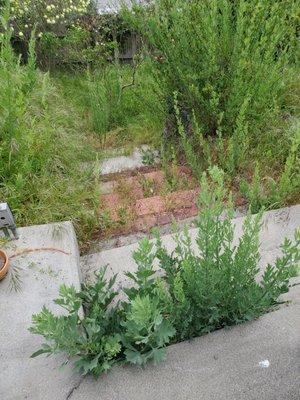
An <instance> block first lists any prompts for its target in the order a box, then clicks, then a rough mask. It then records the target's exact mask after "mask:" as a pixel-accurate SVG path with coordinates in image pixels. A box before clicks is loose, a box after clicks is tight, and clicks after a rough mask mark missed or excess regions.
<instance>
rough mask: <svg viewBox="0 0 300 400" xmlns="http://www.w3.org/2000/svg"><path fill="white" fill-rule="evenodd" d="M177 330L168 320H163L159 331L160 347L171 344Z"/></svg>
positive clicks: (158, 340)
mask: <svg viewBox="0 0 300 400" xmlns="http://www.w3.org/2000/svg"><path fill="white" fill-rule="evenodd" d="M175 333H176V330H175V328H174V327H173V326H172V325H171V323H170V322H169V321H167V320H166V319H164V320H163V322H162V323H161V325H160V326H159V328H158V329H157V336H158V338H157V343H158V346H159V347H160V346H163V345H165V344H166V343H169V341H170V339H171V338H172V337H173V336H174V335H175Z"/></svg>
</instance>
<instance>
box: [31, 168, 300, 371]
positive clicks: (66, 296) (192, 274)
mask: <svg viewBox="0 0 300 400" xmlns="http://www.w3.org/2000/svg"><path fill="white" fill-rule="evenodd" d="M201 187H202V191H201V194H200V198H199V202H200V214H199V217H198V220H197V227H198V234H197V237H196V241H195V243H192V239H191V237H190V236H189V234H188V231H187V230H186V231H185V232H184V233H183V234H179V233H178V234H177V235H176V236H175V237H174V239H175V243H176V248H175V250H174V251H173V252H172V253H171V254H170V253H168V251H167V250H166V249H165V248H164V246H163V245H162V240H161V238H160V236H159V234H156V240H155V243H153V242H150V241H149V240H148V239H144V240H143V241H142V242H141V243H140V247H139V249H138V250H137V251H136V252H135V253H134V255H133V257H134V260H135V262H136V264H137V270H136V272H134V273H127V277H128V278H130V280H131V281H132V285H128V287H126V288H124V289H123V290H122V291H121V292H119V294H120V295H121V300H120V301H119V302H117V301H116V299H115V301H114V303H113V304H112V303H111V302H112V300H113V299H114V297H115V295H116V293H115V292H114V289H113V287H114V281H115V277H114V278H113V279H111V280H110V281H109V282H108V283H106V281H105V279H104V274H105V269H104V270H102V272H100V273H99V274H98V276H97V282H96V284H95V285H89V286H84V287H83V289H82V291H81V292H80V293H75V290H74V289H73V288H69V289H68V288H65V287H62V289H61V292H60V298H59V299H58V300H57V301H56V303H57V304H60V305H61V306H63V307H64V308H65V309H66V310H67V312H68V313H67V315H64V316H55V315H54V314H53V313H52V312H50V311H49V310H48V309H46V308H44V309H43V310H42V312H41V313H40V314H38V315H35V316H33V326H32V327H31V329H30V330H31V332H32V333H34V334H39V335H42V336H43V337H44V338H45V339H46V341H47V343H46V344H44V345H43V346H42V348H41V349H40V350H39V351H38V352H37V353H35V354H34V355H39V354H42V353H46V354H53V353H56V352H57V351H62V352H64V353H66V354H67V356H68V357H72V356H75V355H76V357H78V358H79V359H78V361H77V362H76V366H77V367H80V368H81V370H82V371H83V372H84V373H87V372H92V373H94V374H96V375H99V374H100V373H101V372H102V371H106V370H107V369H108V368H110V367H111V366H112V365H113V364H115V363H123V362H128V363H133V364H138V365H143V364H145V363H146V362H147V361H149V360H153V361H155V362H158V361H160V360H162V359H163V358H164V356H165V346H166V345H167V344H168V343H169V342H170V341H171V342H176V341H180V340H183V339H189V338H192V337H195V336H199V335H202V334H205V333H207V332H210V331H213V330H215V329H219V328H222V327H225V326H229V325H235V324H239V323H242V322H244V321H249V320H252V319H254V318H257V317H259V316H260V315H262V314H263V313H265V312H267V311H269V310H272V309H273V308H274V307H275V306H277V305H278V304H279V302H280V298H279V297H280V295H281V294H283V293H286V292H288V290H289V286H290V279H291V278H293V277H295V276H296V275H297V273H298V266H299V261H300V232H299V231H298V232H296V233H295V242H294V243H293V242H292V241H290V240H288V239H285V241H284V243H283V244H282V246H281V250H282V256H281V257H278V258H277V259H276V261H275V263H274V265H270V264H268V265H267V266H266V268H265V269H264V271H263V274H262V277H261V278H260V279H259V280H258V279H257V275H258V273H259V270H260V268H259V258H260V256H259V231H260V226H261V214H259V215H257V216H255V217H251V216H250V215H249V216H248V217H247V218H246V219H245V222H244V226H243V234H242V237H241V238H240V240H239V242H238V244H237V245H234V244H233V238H234V225H233V223H232V216H233V212H232V208H231V206H230V202H229V206H228V210H227V212H225V213H224V199H225V197H227V196H226V195H227V193H226V190H225V187H224V182H223V172H222V171H221V170H219V169H217V168H216V167H214V168H212V169H211V170H210V176H209V177H207V176H206V175H203V178H202V182H201ZM157 260H158V262H159V264H158V265H159V267H160V268H161V270H162V271H163V274H159V275H161V276H159V275H158V274H157V272H156V271H157ZM81 307H83V309H84V311H85V315H84V316H82V314H81Z"/></svg>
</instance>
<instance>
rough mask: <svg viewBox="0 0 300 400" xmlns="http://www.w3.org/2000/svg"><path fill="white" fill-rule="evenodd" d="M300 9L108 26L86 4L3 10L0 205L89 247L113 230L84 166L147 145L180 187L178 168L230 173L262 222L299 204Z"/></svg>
mask: <svg viewBox="0 0 300 400" xmlns="http://www.w3.org/2000/svg"><path fill="white" fill-rule="evenodd" d="M9 3H10V7H9ZM297 5H298V4H297V1H296V0H288V1H284V2H283V1H271V0H254V1H250V2H249V1H246V0H238V1H232V0H222V1H217V0H213V1H198V0H194V1H184V0H172V1H171V0H154V1H153V2H150V3H149V4H147V6H144V7H139V6H134V7H133V9H127V10H124V12H123V13H119V14H117V13H116V14H114V13H113V14H109V13H108V14H102V15H98V14H97V13H96V9H95V5H94V4H93V2H90V1H87V0H74V1H69V0H64V1H50V0H49V1H48V0H43V1H34V0H26V1H19V0H14V1H11V2H9V1H4V0H3V1H1V0H0V12H1V17H2V19H1V28H0V52H1V60H0V90H1V92H0V156H1V165H0V191H1V192H0V198H1V199H3V200H5V201H8V202H9V203H10V205H11V208H12V209H13V212H14V214H15V215H16V217H17V222H18V224H22V225H28V224H33V223H45V222H51V221H59V220H64V219H71V220H72V221H74V222H75V223H76V226H77V232H78V233H79V236H80V240H81V242H83V241H84V242H85V244H87V243H88V241H89V240H90V239H91V237H92V234H93V231H94V228H95V227H96V226H98V228H99V226H100V228H101V221H100V222H99V221H98V220H97V217H98V208H99V207H98V177H97V176H94V175H92V174H91V173H90V172H89V168H86V163H87V162H93V161H98V160H99V159H101V158H102V156H103V154H104V153H105V152H106V150H108V153H109V151H110V150H111V148H114V147H116V148H125V151H126V150H128V148H130V147H134V146H137V145H141V144H150V145H152V146H153V147H154V148H156V149H159V150H161V153H162V155H163V159H162V168H163V170H164V172H165V175H166V180H167V182H168V184H169V186H170V188H173V189H174V188H176V187H182V186H183V185H181V184H182V182H178V177H175V178H174V176H173V174H172V173H170V171H172V170H174V169H175V168H174V167H176V166H177V164H181V163H184V164H189V166H190V167H191V168H192V170H193V171H194V174H195V177H196V179H199V178H200V177H201V175H202V173H203V171H206V170H207V169H208V168H209V167H211V166H212V165H218V166H219V167H220V168H222V169H223V170H224V171H225V174H226V175H225V176H226V183H227V185H228V186H231V187H233V188H234V189H235V192H236V194H237V195H238V196H239V195H242V196H243V197H244V198H246V200H247V201H248V203H249V204H250V206H251V210H252V212H258V211H259V210H260V209H261V207H265V208H276V207H280V206H284V205H288V204H292V203H296V202H297V201H299V193H300V186H299V182H300V151H299V132H300V130H299V88H300V85H299V82H300V80H299V68H298V67H299V65H298V53H299V46H298V44H297ZM131 33H133V34H135V35H137V36H138V38H139V39H138V45H137V49H138V51H137V52H136V53H135V54H133V59H132V60H131V62H130V63H129V64H122V62H121V61H120V57H119V56H120V51H121V50H122V49H121V48H122V45H123V44H124V43H123V39H124V38H126V37H127V36H126V35H128V34H129V36H130V35H131ZM20 54H21V57H19V55H20ZM39 68H41V69H42V70H43V71H44V72H41V71H40V69H39ZM148 156H149V155H145V156H144V159H145V161H146V163H148V164H151V157H150V158H149V157H148ZM180 185H181V186H180ZM149 193H151V191H150V192H149ZM121 219H122V218H121Z"/></svg>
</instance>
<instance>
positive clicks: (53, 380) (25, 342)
mask: <svg viewBox="0 0 300 400" xmlns="http://www.w3.org/2000/svg"><path fill="white" fill-rule="evenodd" d="M18 233H19V235H20V237H19V239H18V240H14V241H11V242H9V243H7V244H6V245H5V246H4V250H5V251H6V252H7V254H8V255H9V256H10V257H12V258H11V261H10V264H11V266H10V268H20V270H19V272H20V278H21V288H20V291H18V292H16V291H14V290H10V287H9V286H10V282H11V281H10V276H9V275H8V276H7V277H6V278H5V279H4V280H3V281H1V282H0V365H1V372H0V399H1V400H21V399H22V400H23V399H30V400H40V399H43V400H54V399H55V400H63V399H66V398H67V396H68V394H69V392H70V390H71V389H72V388H73V387H74V385H76V384H77V382H78V381H79V379H80V378H79V376H78V375H76V374H74V373H73V371H72V370H71V368H70V367H69V366H66V367H65V368H64V369H63V370H60V369H59V365H60V364H61V363H62V362H63V361H64V360H65V358H64V357H62V356H57V357H49V358H46V357H37V358H33V359H31V358H30V355H31V354H32V353H33V352H34V351H36V350H37V349H39V348H40V345H41V343H42V341H43V340H42V338H41V337H39V336H35V335H32V334H31V333H29V331H28V328H29V326H30V325H31V316H32V314H35V313H38V312H40V311H41V309H42V307H43V305H46V306H48V307H49V308H51V309H52V310H54V311H60V312H61V310H62V309H61V308H60V307H56V306H55V305H54V304H53V302H52V301H53V299H55V298H57V296H58V290H59V286H60V285H61V284H63V283H64V284H66V285H73V286H74V287H75V288H76V289H77V290H79V288H80V276H81V274H80V269H79V252H78V246H77V239H76V235H75V231H74V228H73V225H72V224H71V223H70V222H63V223H56V224H49V225H40V226H30V227H26V228H19V230H18ZM39 249H40V250H39ZM42 249H44V250H42Z"/></svg>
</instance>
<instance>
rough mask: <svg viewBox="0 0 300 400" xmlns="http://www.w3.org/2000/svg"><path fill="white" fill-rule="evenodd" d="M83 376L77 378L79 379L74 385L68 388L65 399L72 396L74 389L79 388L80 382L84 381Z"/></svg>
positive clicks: (67, 399)
mask: <svg viewBox="0 0 300 400" xmlns="http://www.w3.org/2000/svg"><path fill="white" fill-rule="evenodd" d="M84 378H85V376H82V377H81V378H80V379H79V381H78V382H77V383H76V385H74V386H73V387H72V388H71V389H70V390H69V392H68V394H67V397H66V400H69V399H70V398H71V397H72V396H73V394H74V392H75V390H77V389H79V387H80V385H81V384H82V382H83V381H84Z"/></svg>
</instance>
